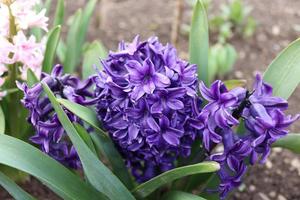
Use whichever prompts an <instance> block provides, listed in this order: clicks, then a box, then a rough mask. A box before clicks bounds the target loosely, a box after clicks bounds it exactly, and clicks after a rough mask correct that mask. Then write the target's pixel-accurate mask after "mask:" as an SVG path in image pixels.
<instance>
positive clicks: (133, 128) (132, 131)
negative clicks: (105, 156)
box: [128, 124, 140, 141]
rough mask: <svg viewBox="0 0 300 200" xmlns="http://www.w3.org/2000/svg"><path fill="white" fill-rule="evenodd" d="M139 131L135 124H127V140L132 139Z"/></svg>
mask: <svg viewBox="0 0 300 200" xmlns="http://www.w3.org/2000/svg"><path fill="white" fill-rule="evenodd" d="M139 131H140V130H139V128H138V127H137V126H136V125H134V124H133V125H131V126H129V128H128V140H129V141H132V140H134V139H135V138H136V137H137V136H138V133H139Z"/></svg>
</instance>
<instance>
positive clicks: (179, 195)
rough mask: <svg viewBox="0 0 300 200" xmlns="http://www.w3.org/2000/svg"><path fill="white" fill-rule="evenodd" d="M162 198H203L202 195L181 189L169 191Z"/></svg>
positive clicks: (183, 199)
mask: <svg viewBox="0 0 300 200" xmlns="http://www.w3.org/2000/svg"><path fill="white" fill-rule="evenodd" d="M162 199H163V200H205V199H204V198H202V197H199V196H196V195H194V194H191V193H186V192H182V191H170V192H168V193H167V194H166V195H164V196H163V198H162Z"/></svg>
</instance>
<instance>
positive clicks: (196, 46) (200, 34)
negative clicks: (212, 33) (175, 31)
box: [189, 0, 209, 84]
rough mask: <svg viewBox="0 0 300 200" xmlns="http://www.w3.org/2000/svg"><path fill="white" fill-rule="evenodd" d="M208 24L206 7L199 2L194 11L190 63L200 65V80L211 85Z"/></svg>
mask: <svg viewBox="0 0 300 200" xmlns="http://www.w3.org/2000/svg"><path fill="white" fill-rule="evenodd" d="M208 48H209V35H208V22H207V15H206V11H205V7H204V5H203V3H202V1H201V0H198V1H197V3H196V5H195V7H194V11H193V17H192V24H191V31H190V37H189V54H190V63H192V64H197V65H198V78H199V79H200V80H202V81H204V82H205V84H209V76H208Z"/></svg>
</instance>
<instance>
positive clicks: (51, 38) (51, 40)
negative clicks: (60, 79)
mask: <svg viewBox="0 0 300 200" xmlns="http://www.w3.org/2000/svg"><path fill="white" fill-rule="evenodd" d="M60 31H61V26H60V25H58V26H56V27H54V28H53V29H52V30H51V31H50V32H49V34H48V40H47V44H46V52H45V57H44V61H43V69H42V70H43V72H46V73H50V72H51V70H52V67H53V62H54V59H55V55H56V48H57V45H58V42H59V38H60Z"/></svg>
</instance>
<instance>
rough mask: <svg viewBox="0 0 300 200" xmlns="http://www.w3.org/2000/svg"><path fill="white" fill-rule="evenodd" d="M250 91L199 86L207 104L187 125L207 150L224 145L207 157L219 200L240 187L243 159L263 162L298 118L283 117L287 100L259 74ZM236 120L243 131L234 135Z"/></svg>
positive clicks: (222, 85) (223, 86) (218, 84)
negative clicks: (215, 169)
mask: <svg viewBox="0 0 300 200" xmlns="http://www.w3.org/2000/svg"><path fill="white" fill-rule="evenodd" d="M253 88H254V89H253V92H249V91H246V90H245V89H243V88H235V89H233V90H230V91H227V89H226V87H225V85H224V84H223V83H222V82H221V81H215V82H214V83H213V84H212V86H211V87H210V88H207V87H205V86H204V84H202V83H201V84H200V91H201V94H202V96H203V97H204V98H205V99H206V100H207V101H208V102H209V103H208V104H207V105H206V106H205V107H204V108H203V109H202V111H201V113H200V115H199V117H198V119H197V118H196V119H193V120H192V121H191V125H192V126H193V127H195V128H196V129H199V130H202V141H203V144H204V147H205V148H206V149H207V150H208V151H210V150H211V144H212V143H215V144H218V143H222V144H223V146H224V151H223V152H220V153H217V154H214V155H212V156H211V160H214V161H216V162H218V163H220V166H221V169H220V171H219V172H218V174H219V178H220V185H219V194H220V198H221V199H225V198H226V196H227V194H228V193H229V192H230V191H231V190H232V189H234V188H236V187H237V186H239V185H240V184H241V178H242V177H243V175H244V174H245V173H246V169H247V163H246V160H249V161H250V164H251V165H253V164H255V163H256V162H257V160H258V159H260V163H263V162H265V161H266V159H267V157H268V155H269V154H270V151H271V145H272V144H273V143H274V142H275V141H277V140H278V139H279V138H281V137H284V136H285V135H286V134H287V133H288V131H287V130H286V129H287V127H288V126H290V125H291V124H292V123H293V122H295V121H296V120H298V119H299V117H300V116H299V115H296V116H294V117H292V116H291V115H285V114H284V112H283V111H284V110H286V109H287V108H288V103H287V101H286V100H284V99H282V98H280V97H275V96H273V94H272V87H271V86H270V85H269V84H267V83H265V82H264V81H263V80H262V77H261V76H260V75H257V76H256V81H255V83H254V87H253ZM238 120H241V121H244V123H245V132H244V133H243V134H239V135H238V134H236V133H235V132H234V130H235V125H237V124H238Z"/></svg>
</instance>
